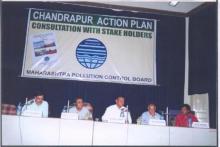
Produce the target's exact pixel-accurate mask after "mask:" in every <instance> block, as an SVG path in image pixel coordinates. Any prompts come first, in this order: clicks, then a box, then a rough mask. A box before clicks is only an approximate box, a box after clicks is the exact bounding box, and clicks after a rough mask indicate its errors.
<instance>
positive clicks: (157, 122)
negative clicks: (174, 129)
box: [149, 119, 166, 126]
mask: <svg viewBox="0 0 220 147" xmlns="http://www.w3.org/2000/svg"><path fill="white" fill-rule="evenodd" d="M149 125H154V126H166V122H165V120H158V119H150V120H149Z"/></svg>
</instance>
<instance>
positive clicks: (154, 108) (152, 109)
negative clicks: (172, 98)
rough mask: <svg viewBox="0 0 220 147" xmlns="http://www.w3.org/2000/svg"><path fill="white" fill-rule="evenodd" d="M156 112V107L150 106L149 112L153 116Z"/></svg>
mask: <svg viewBox="0 0 220 147" xmlns="http://www.w3.org/2000/svg"><path fill="white" fill-rule="evenodd" d="M155 111H156V107H155V106H154V105H150V106H148V112H149V113H150V114H152V115H154V114H155Z"/></svg>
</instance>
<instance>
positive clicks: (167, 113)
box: [162, 107, 169, 126]
mask: <svg viewBox="0 0 220 147" xmlns="http://www.w3.org/2000/svg"><path fill="white" fill-rule="evenodd" d="M162 114H163V115H165V116H166V125H167V126H168V125H169V108H168V107H166V112H165V113H164V112H163V113H162Z"/></svg>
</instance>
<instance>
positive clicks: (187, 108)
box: [181, 104, 191, 114]
mask: <svg viewBox="0 0 220 147" xmlns="http://www.w3.org/2000/svg"><path fill="white" fill-rule="evenodd" d="M190 111H191V107H190V105H188V104H183V105H182V107H181V113H182V114H188V113H189V112H190Z"/></svg>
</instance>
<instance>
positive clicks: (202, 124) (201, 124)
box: [192, 122, 209, 129]
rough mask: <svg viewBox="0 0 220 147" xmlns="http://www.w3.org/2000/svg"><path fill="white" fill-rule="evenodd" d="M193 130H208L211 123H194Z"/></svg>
mask: <svg viewBox="0 0 220 147" xmlns="http://www.w3.org/2000/svg"><path fill="white" fill-rule="evenodd" d="M192 127H193V128H204V129H208V128H209V123H207V122H193V123H192Z"/></svg>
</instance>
